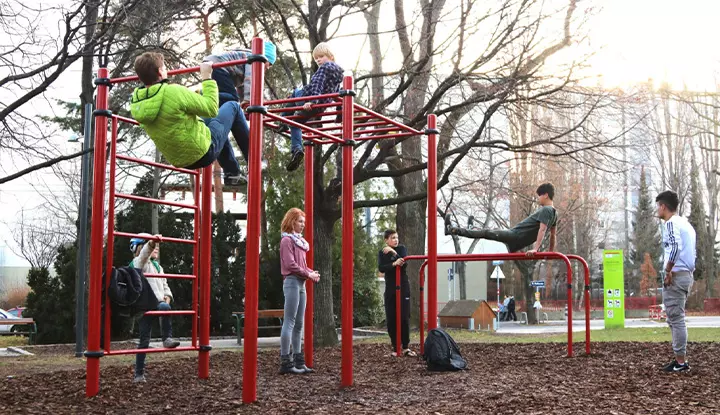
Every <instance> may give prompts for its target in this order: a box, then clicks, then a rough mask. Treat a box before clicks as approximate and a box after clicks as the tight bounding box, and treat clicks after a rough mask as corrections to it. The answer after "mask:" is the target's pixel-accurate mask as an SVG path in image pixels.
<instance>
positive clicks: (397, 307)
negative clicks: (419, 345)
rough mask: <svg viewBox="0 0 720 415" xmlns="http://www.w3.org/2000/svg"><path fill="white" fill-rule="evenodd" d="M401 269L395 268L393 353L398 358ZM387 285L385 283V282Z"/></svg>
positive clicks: (400, 322) (399, 348) (399, 350)
mask: <svg viewBox="0 0 720 415" xmlns="http://www.w3.org/2000/svg"><path fill="white" fill-rule="evenodd" d="M401 268H402V267H395V353H396V354H397V355H398V357H400V355H401V354H400V352H401V347H402V346H401V345H400V332H401V331H402V330H401V328H400V324H402V320H401V319H400V313H401V312H402V309H401V308H400V302H401V301H402V292H401V291H400V284H401V283H402V282H401V278H400V275H401V274H402V272H401ZM385 284H387V282H385Z"/></svg>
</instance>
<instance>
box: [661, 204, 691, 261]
mask: <svg viewBox="0 0 720 415" xmlns="http://www.w3.org/2000/svg"><path fill="white" fill-rule="evenodd" d="M662 239H663V248H664V250H665V255H664V256H665V258H664V262H663V269H664V270H666V269H667V265H668V262H672V263H673V264H674V265H673V268H672V270H673V271H674V272H678V271H688V272H693V271H695V256H696V251H695V229H693V227H692V225H690V222H688V220H687V219H685V218H684V217H682V216H678V215H673V217H671V218H670V219H668V220H667V221H666V222H665V225H664V226H663V232H662Z"/></svg>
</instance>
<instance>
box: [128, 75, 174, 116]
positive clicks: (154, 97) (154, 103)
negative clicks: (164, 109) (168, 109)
mask: <svg viewBox="0 0 720 415" xmlns="http://www.w3.org/2000/svg"><path fill="white" fill-rule="evenodd" d="M166 90H167V83H166V81H162V82H159V83H157V84H153V85H150V86H149V87H140V88H135V91H133V94H132V99H131V101H130V105H131V107H132V111H133V115H134V116H135V119H136V120H137V121H139V122H141V123H148V122H153V121H155V119H156V118H157V117H158V115H159V114H160V107H161V106H162V103H163V99H164V97H165V91H166Z"/></svg>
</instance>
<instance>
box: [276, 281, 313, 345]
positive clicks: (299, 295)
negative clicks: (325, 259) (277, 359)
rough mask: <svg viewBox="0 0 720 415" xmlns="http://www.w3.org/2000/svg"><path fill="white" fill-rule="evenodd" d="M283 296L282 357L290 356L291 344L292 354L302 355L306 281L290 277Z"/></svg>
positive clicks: (285, 283)
mask: <svg viewBox="0 0 720 415" xmlns="http://www.w3.org/2000/svg"><path fill="white" fill-rule="evenodd" d="M283 294H284V295H285V315H284V319H283V325H282V330H280V356H286V355H288V354H290V345H291V343H292V352H293V353H294V354H300V352H301V351H302V335H303V323H304V322H305V301H306V299H307V298H306V293H305V280H303V279H300V278H298V277H296V276H294V275H288V276H287V277H285V281H283Z"/></svg>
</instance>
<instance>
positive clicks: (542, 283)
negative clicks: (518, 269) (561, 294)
mask: <svg viewBox="0 0 720 415" xmlns="http://www.w3.org/2000/svg"><path fill="white" fill-rule="evenodd" d="M530 286H531V287H537V288H545V280H537V281H530Z"/></svg>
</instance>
